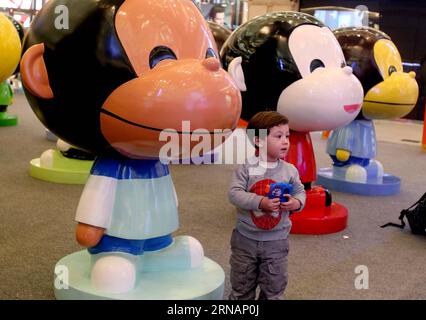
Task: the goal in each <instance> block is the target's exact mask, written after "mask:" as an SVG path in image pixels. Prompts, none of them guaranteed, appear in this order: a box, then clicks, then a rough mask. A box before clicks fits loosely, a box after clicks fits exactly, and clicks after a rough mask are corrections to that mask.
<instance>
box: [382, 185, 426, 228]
mask: <svg viewBox="0 0 426 320" xmlns="http://www.w3.org/2000/svg"><path fill="white" fill-rule="evenodd" d="M404 217H406V218H407V220H408V224H409V225H410V228H411V232H412V233H414V234H420V235H424V236H426V193H425V194H424V195H423V196H422V197H421V198H420V199H419V200H418V201H417V202H416V203H414V204H413V205H412V206H411V207H409V208H408V209H404V210H402V211H401V214H400V216H399V218H398V219H399V220H401V224H400V225H399V224H395V223H387V224H385V225H383V226H381V228H385V227H388V226H393V227H398V228H401V229H404V227H405V222H404Z"/></svg>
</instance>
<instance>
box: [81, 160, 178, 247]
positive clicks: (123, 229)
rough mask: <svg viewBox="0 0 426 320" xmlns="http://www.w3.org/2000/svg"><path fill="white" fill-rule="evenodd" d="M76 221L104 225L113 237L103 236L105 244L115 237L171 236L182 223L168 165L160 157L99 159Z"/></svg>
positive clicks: (91, 175) (84, 191)
mask: <svg viewBox="0 0 426 320" xmlns="http://www.w3.org/2000/svg"><path fill="white" fill-rule="evenodd" d="M76 220H77V221H78V222H81V223H86V224H89V225H92V226H97V227H101V228H105V229H106V231H105V235H107V236H108V237H110V238H111V239H106V240H105V239H103V240H105V241H104V242H105V243H109V242H110V240H114V238H119V239H126V240H147V239H154V238H155V239H156V238H159V239H162V237H165V236H168V235H170V234H171V233H172V232H174V231H176V230H177V228H178V224H179V222H178V211H177V198H176V193H175V190H174V186H173V182H172V179H171V177H170V173H169V168H168V166H167V165H164V164H162V163H161V162H160V161H158V160H134V159H119V160H118V159H110V158H97V159H96V161H95V163H94V165H93V167H92V170H91V173H90V177H89V180H88V181H87V183H86V186H85V188H84V190H83V194H82V196H81V199H80V203H79V205H78V208H77V215H76ZM165 241H166V242H167V241H169V239H166V240H165ZM101 242H102V241H101ZM113 242H115V241H113ZM169 244H170V243H169ZM156 245H157V244H156ZM142 249H143V248H142ZM142 249H141V250H142ZM145 250H147V249H146V248H145ZM101 252H104V250H101Z"/></svg>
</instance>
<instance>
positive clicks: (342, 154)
mask: <svg viewBox="0 0 426 320" xmlns="http://www.w3.org/2000/svg"><path fill="white" fill-rule="evenodd" d="M350 156H351V153H350V152H349V151H348V150H343V149H337V151H336V158H337V160H339V161H342V162H345V161H348V159H349V157H350Z"/></svg>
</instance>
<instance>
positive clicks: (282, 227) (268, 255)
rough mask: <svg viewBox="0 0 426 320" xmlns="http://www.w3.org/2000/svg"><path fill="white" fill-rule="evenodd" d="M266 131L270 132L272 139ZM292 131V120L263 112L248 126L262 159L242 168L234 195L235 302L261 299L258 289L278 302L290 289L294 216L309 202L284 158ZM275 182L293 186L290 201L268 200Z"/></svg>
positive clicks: (235, 179)
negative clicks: (235, 221)
mask: <svg viewBox="0 0 426 320" xmlns="http://www.w3.org/2000/svg"><path fill="white" fill-rule="evenodd" d="M261 129H267V136H266V137H263V138H262V135H261V134H259V130H261ZM289 133H290V129H289V126H288V119H287V118H286V117H285V116H283V115H281V114H280V113H278V112H260V113H257V114H256V115H255V116H254V117H253V118H252V119H251V120H250V122H249V124H248V126H247V134H248V135H249V137H250V135H253V137H252V138H253V142H254V145H255V147H256V149H257V150H258V151H259V156H258V157H256V158H255V159H254V158H252V159H248V160H247V161H246V163H245V164H243V165H241V166H240V167H238V169H237V170H236V171H235V174H234V176H233V179H232V182H231V186H230V189H229V193H228V194H229V199H230V201H231V203H232V204H234V205H235V206H237V211H238V214H237V225H236V228H235V229H234V231H233V233H232V237H231V259H230V264H231V286H232V291H231V294H230V296H229V299H231V300H234V299H241V300H243V299H247V300H253V299H255V297H256V288H257V285H259V287H260V294H259V299H268V300H273V299H275V300H277V299H281V298H282V295H283V292H284V290H285V288H286V286H287V256H288V251H289V241H288V235H289V232H290V229H291V221H290V219H289V214H290V213H291V212H297V211H300V210H302V209H303V206H304V204H305V199H306V194H305V190H304V187H303V184H302V183H301V182H300V179H299V173H298V171H297V169H296V168H295V167H294V166H293V165H292V164H289V163H287V162H285V161H283V160H281V159H283V158H284V157H285V156H286V155H287V152H288V149H289V147H290V142H289ZM275 182H277V183H278V182H284V183H289V184H291V185H292V187H293V191H292V194H291V195H290V194H287V195H286V198H287V201H286V202H281V203H280V199H279V198H274V199H269V198H268V197H266V191H265V187H266V186H267V185H268V184H271V183H275Z"/></svg>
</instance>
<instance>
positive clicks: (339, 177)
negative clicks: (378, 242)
mask: <svg viewBox="0 0 426 320" xmlns="http://www.w3.org/2000/svg"><path fill="white" fill-rule="evenodd" d="M334 34H335V36H336V38H337V40H338V41H339V43H340V45H341V46H342V49H343V53H344V54H345V58H346V62H347V64H348V65H349V66H351V67H352V69H353V70H354V74H355V75H356V76H357V78H358V79H359V80H360V81H361V84H362V86H363V89H364V94H365V96H364V103H363V106H362V111H361V112H360V113H359V114H358V116H357V117H356V119H355V120H354V121H352V122H351V123H349V124H348V125H346V126H344V127H341V128H337V129H335V130H334V131H333V133H332V134H331V136H330V138H329V139H328V141H327V153H328V154H329V155H330V157H331V158H332V160H333V168H332V169H330V168H325V169H320V170H319V179H318V182H319V183H321V184H322V185H325V186H326V187H328V188H330V189H335V190H339V191H343V192H350V193H357V194H364V195H390V194H395V193H398V192H399V189H400V179H399V178H398V177H395V176H392V175H389V174H385V173H384V169H383V166H382V164H381V163H380V162H379V161H377V160H376V159H375V157H376V153H377V143H376V133H375V129H374V123H373V119H397V118H401V117H403V116H404V115H406V114H408V113H409V112H410V111H411V110H412V109H413V108H414V106H415V104H416V101H417V98H418V93H419V89H418V85H417V82H416V80H415V73H414V72H410V73H405V72H403V69H402V62H401V57H400V55H399V52H398V49H397V48H396V46H395V44H394V43H393V42H392V41H391V39H390V38H389V36H387V35H386V34H385V33H383V32H381V31H379V30H376V29H373V28H368V27H357V28H340V29H336V30H335V31H334Z"/></svg>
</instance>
